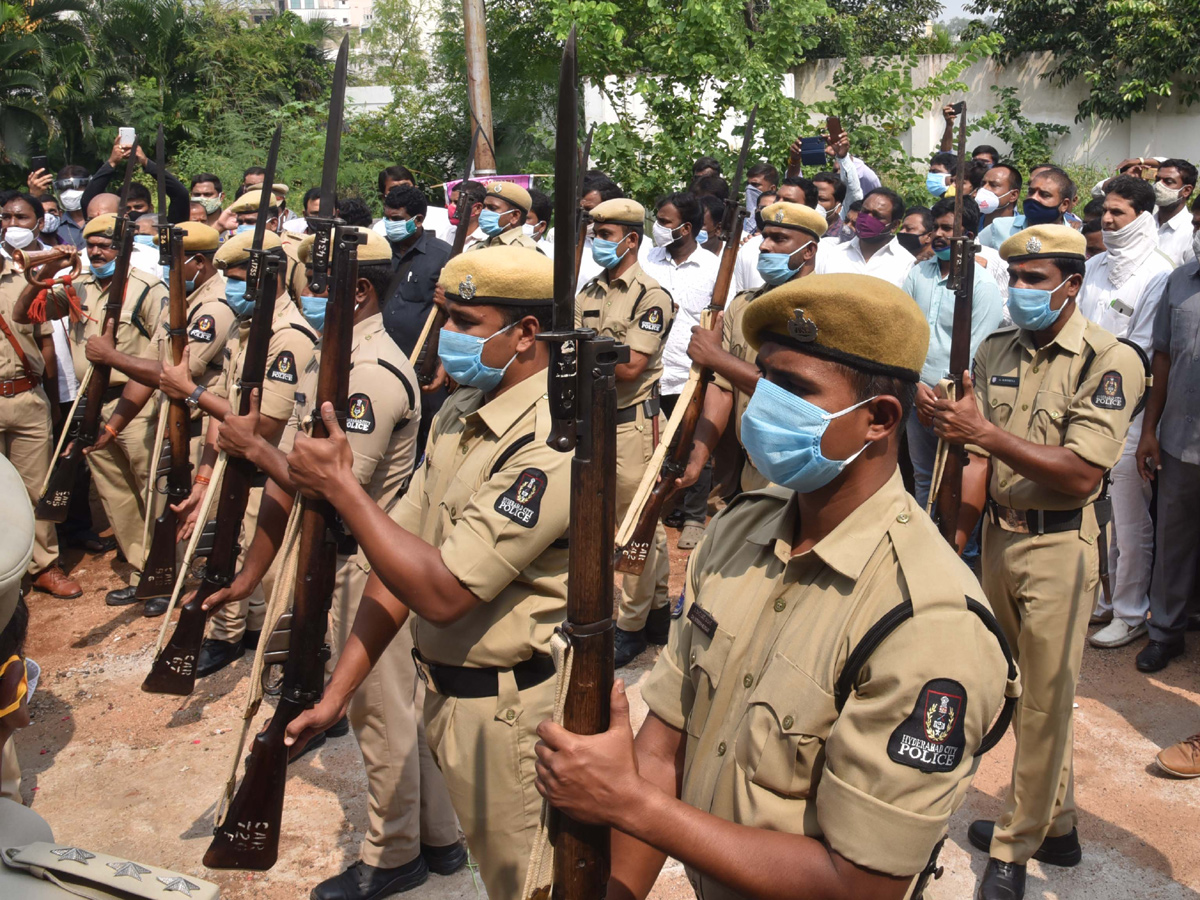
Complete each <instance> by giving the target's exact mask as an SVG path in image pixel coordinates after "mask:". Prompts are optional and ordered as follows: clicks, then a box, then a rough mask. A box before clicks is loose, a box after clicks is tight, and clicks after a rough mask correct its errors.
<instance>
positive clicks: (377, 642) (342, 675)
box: [328, 575, 408, 700]
mask: <svg viewBox="0 0 1200 900" xmlns="http://www.w3.org/2000/svg"><path fill="white" fill-rule="evenodd" d="M407 620H408V607H406V606H405V605H404V604H403V603H401V602H400V600H399V599H398V598H397V597H396V596H395V595H394V594H392V593H390V592H389V591H388V590H387V588H385V587H384V586H383V583H382V582H381V581H379V579H377V578H376V577H375V576H373V575H372V576H371V577H370V578H368V580H367V585H366V588H365V589H364V590H363V596H362V600H361V601H360V603H359V605H358V613H357V614H356V615H355V617H354V624H353V625H351V627H350V636H349V637H348V638H347V639H346V646H345V647H343V648H342V653H341V656H339V657H338V664H337V668H336V669H334V671H333V675H332V676H330V679H329V688H328V689H329V691H330V692H331V693H334V694H335V695H336V696H338V697H342V698H344V699H347V700H348V699H349V698H350V697H351V696H353V694H354V692H355V691H356V690H358V688H359V687H360V686H361V685H362V683H363V681H364V680H365V679H366V677H367V675H368V674H369V673H370V671H371V669H372V668H374V666H375V663H377V662H378V661H379V657H380V656H382V655H383V651H384V650H386V649H387V647H388V645H389V644H390V643H391V642H392V639H393V638H394V637H395V636H396V635H397V634H398V633H399V632H400V629H401V628H403V627H404V623H405V622H406V621H407Z"/></svg>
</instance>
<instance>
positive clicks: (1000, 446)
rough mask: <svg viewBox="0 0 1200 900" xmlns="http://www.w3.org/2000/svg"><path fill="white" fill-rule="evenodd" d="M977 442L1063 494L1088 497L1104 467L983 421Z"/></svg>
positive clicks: (1014, 466) (1068, 450)
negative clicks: (1101, 467) (1027, 439)
mask: <svg viewBox="0 0 1200 900" xmlns="http://www.w3.org/2000/svg"><path fill="white" fill-rule="evenodd" d="M974 443H976V444H978V445H979V446H980V447H982V448H983V449H984V450H986V451H987V452H988V453H990V454H991V455H992V456H994V457H996V458H997V459H999V460H1000V461H1001V462H1003V463H1005V464H1006V465H1008V466H1010V467H1011V468H1012V470H1013V471H1014V472H1016V473H1017V474H1018V475H1022V476H1024V477H1025V478H1028V479H1029V480H1030V481H1033V482H1036V483H1037V484H1040V485H1044V486H1046V487H1052V488H1054V489H1055V490H1057V491H1060V492H1062V493H1065V494H1071V495H1073V496H1076V497H1079V498H1084V497H1087V496H1088V495H1089V494H1091V492H1092V491H1093V490H1095V488H1096V485H1097V484H1099V482H1100V477H1101V476H1102V475H1103V474H1104V473H1103V470H1101V469H1099V468H1098V467H1096V466H1093V465H1091V464H1089V463H1087V462H1085V461H1084V460H1083V459H1082V458H1081V457H1080V456H1079V455H1078V454H1077V453H1075V451H1073V450H1070V449H1068V448H1066V447H1053V446H1048V445H1046V444H1035V443H1033V442H1032V441H1026V440H1024V439H1022V438H1019V437H1017V436H1016V435H1015V434H1010V433H1009V432H1007V431H1004V430H1002V429H1000V428H997V427H996V426H995V425H992V424H991V423H990V422H989V423H986V426H985V428H984V430H983V433H982V434H981V435H980V438H979V440H977V441H975V442H974Z"/></svg>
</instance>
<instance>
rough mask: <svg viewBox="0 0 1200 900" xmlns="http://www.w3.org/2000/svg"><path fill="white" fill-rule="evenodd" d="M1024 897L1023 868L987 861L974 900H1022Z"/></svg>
mask: <svg viewBox="0 0 1200 900" xmlns="http://www.w3.org/2000/svg"><path fill="white" fill-rule="evenodd" d="M1024 897H1025V867H1024V866H1023V865H1021V864H1020V863H1009V862H1001V861H1000V860H998V859H989V860H988V864H987V869H986V871H984V873H983V881H981V882H980V883H979V892H978V893H977V894H976V895H975V898H976V900H1023V898H1024Z"/></svg>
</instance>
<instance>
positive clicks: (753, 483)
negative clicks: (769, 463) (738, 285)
mask: <svg viewBox="0 0 1200 900" xmlns="http://www.w3.org/2000/svg"><path fill="white" fill-rule="evenodd" d="M770 289H771V288H770V286H769V285H768V286H766V287H760V288H757V289H756V290H753V291H742V292H741V293H740V294H738V295H737V296H736V297H734V298H733V299H732V300H730V301H729V304H728V305H727V306H726V307H725V318H724V319H722V320H721V349H722V350H724V351H725V352H727V353H731V354H733V355H734V356H736V357H737V358H738V359H740V360H742V361H744V362H748V363H750V364H751V365H753V364H754V363H757V362H758V351H757V350H755V349H754V348H753V347H751V346H750V342H749V341H747V340H746V336H745V335H744V334H743V333H742V319H743V318H744V317H745V315H746V308H747V307H748V306H749V305H750V304H751V302H753V301H754V300H755V299H756V298H758V297H760V296H762V295H763V294H765V293H766V292H767V291H769V290H770ZM712 383H713V384H715V385H716V386H717V387H719V388H720V389H721V390H723V391H726V392H727V393H731V394H733V428H734V434H736V435H737V439H738V443H739V444H740V443H741V442H742V413H744V412H745V411H746V407H747V406H749V405H750V398H751V397H752V396H753V394H745V393H742V392H741V391H740V390H738V389H737V388H735V387H734V386H733V383H732V382H731V381H730V380H729V379H728V378H726V377H725V376H724V375H721V374H719V373H716V372H714V373H713V382H712ZM768 484H770V482H769V481H767V479H766V478H765V477H764V476H763V475H762V473H760V472H759V471H758V469H756V468H754V463H752V462H750V458H749V457H746V459H745V460H744V461H743V463H742V490H743V491H757V490H760V489H762V488H764V487H766V486H767V485H768Z"/></svg>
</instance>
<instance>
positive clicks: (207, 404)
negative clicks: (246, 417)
mask: <svg viewBox="0 0 1200 900" xmlns="http://www.w3.org/2000/svg"><path fill="white" fill-rule="evenodd" d="M198 403H199V405H200V408H201V409H202V410H204V412H206V413H207V414H208V415H210V416H212V418H213V421H216V422H224V421H225V417H226V416H227V415H229V411H230V410H231V409H233V407H232V406H231V405H230V403H229V401H228V400H226V399H225V398H224V397H218V396H217V395H216V394H214V393H213V392H212V391H203V392H201V394H200V399H199V401H198Z"/></svg>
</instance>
